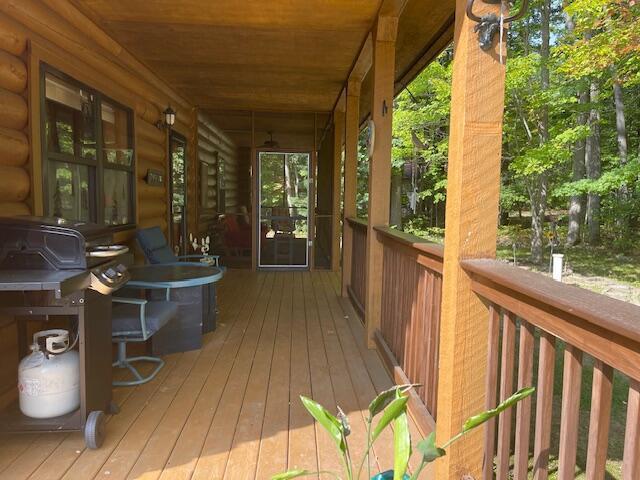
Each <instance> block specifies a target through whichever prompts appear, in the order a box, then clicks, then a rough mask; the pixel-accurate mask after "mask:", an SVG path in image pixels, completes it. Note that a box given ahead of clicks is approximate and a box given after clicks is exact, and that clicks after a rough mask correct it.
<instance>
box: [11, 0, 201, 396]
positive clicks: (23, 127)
mask: <svg viewBox="0 0 640 480" xmlns="http://www.w3.org/2000/svg"><path fill="white" fill-rule="evenodd" d="M43 64H46V65H49V66H50V67H53V68H54V69H56V70H59V71H60V72H63V73H64V74H66V75H68V76H69V77H71V78H73V79H75V80H77V81H78V82H81V83H83V84H85V85H87V86H89V87H90V88H92V89H95V90H96V91H99V92H101V93H103V94H104V95H106V96H108V97H109V98H111V99H113V100H114V101H116V102H118V103H119V104H122V105H123V106H125V107H127V108H129V109H131V110H132V111H133V112H134V115H133V117H134V118H133V129H134V130H133V135H134V148H135V165H136V169H135V172H136V182H135V188H136V198H135V206H136V208H135V222H136V224H137V226H139V227H147V226H154V225H159V226H161V227H162V229H163V230H164V231H165V233H167V225H168V214H169V211H168V199H169V198H168V186H169V183H168V182H169V168H168V151H167V149H168V136H167V131H166V130H164V129H158V128H157V127H156V126H155V123H156V122H157V121H158V120H160V118H161V113H160V112H161V111H162V110H163V109H164V108H166V106H167V105H171V106H172V107H173V108H174V109H175V110H176V111H177V118H178V121H177V123H176V126H175V129H176V130H177V131H178V132H179V133H181V134H182V135H184V136H185V138H187V140H188V145H187V152H188V153H187V155H188V156H189V160H188V162H189V163H188V169H189V170H188V182H192V183H191V184H195V183H197V181H198V179H197V175H198V170H197V168H196V164H197V162H196V161H195V158H196V155H195V151H196V148H195V143H194V142H195V140H196V128H195V124H196V120H195V111H194V109H193V108H192V107H191V106H190V105H189V104H187V103H186V102H185V101H184V100H183V99H182V98H181V97H179V96H178V95H176V94H175V92H173V91H172V90H171V89H170V88H169V87H168V86H167V85H165V84H163V83H162V82H161V81H160V80H159V79H158V78H157V77H155V76H154V75H153V74H152V73H151V72H150V71H149V70H147V69H146V67H144V66H142V64H139V63H137V61H135V60H134V59H133V58H132V57H130V55H128V54H127V53H126V51H124V50H123V49H122V48H121V47H119V45H118V44H116V43H115V42H114V41H113V40H111V39H110V37H108V36H106V34H104V32H103V31H102V30H99V29H98V28H97V27H96V26H95V24H93V23H92V22H91V21H90V20H89V19H88V18H86V17H84V16H82V14H80V13H79V12H78V11H77V10H75V9H73V7H71V6H70V4H69V6H68V8H65V9H59V10H57V11H56V12H54V11H53V10H50V9H49V8H47V7H46V6H45V5H44V4H43V3H42V2H35V1H30V0H20V1H15V2H14V1H11V0H7V1H3V2H1V3H0V105H1V106H2V115H0V215H16V214H36V215H41V214H43V212H45V211H46V209H45V206H46V205H45V202H46V199H45V198H44V197H43V173H42V172H43V169H42V165H43V158H42V154H41V151H42V150H41V140H40V138H41V113H40V108H41V107H40V106H41V91H42V88H41V85H40V81H41V80H40V75H41V65H43ZM149 169H153V170H158V171H161V172H162V173H163V174H164V184H163V185H162V186H151V185H149V184H147V182H146V180H145V177H146V174H147V171H148V170H149ZM191 190H193V189H190V191H191ZM188 201H189V202H191V203H190V205H195V204H196V198H195V194H193V198H189V199H188ZM196 220H197V216H196V212H195V209H192V214H191V216H190V218H189V224H190V226H189V228H190V231H191V229H193V228H195V227H196ZM114 236H115V240H116V241H117V242H121V243H127V244H129V245H130V246H133V245H134V244H135V240H134V237H135V229H133V228H131V229H127V230H124V231H123V230H120V231H117V232H116V233H115V235H114ZM137 261H141V259H140V257H139V256H138V258H137ZM33 327H38V325H35V324H34V325H33ZM36 329H40V328H36ZM16 339H17V326H16V322H15V321H14V319H12V318H0V364H1V365H2V369H0V404H6V403H8V402H10V401H11V400H12V399H13V398H14V397H15V395H16V389H15V385H16V376H17V364H18V348H17V341H16Z"/></svg>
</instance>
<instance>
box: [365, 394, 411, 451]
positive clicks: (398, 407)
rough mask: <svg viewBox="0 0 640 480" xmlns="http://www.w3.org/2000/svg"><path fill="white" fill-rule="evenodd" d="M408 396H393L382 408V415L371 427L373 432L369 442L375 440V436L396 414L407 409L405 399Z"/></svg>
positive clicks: (396, 416) (376, 436)
mask: <svg viewBox="0 0 640 480" xmlns="http://www.w3.org/2000/svg"><path fill="white" fill-rule="evenodd" d="M408 400H409V397H407V396H401V397H396V398H394V399H393V400H392V401H391V402H390V403H389V405H388V406H387V408H385V409H384V412H383V413H382V417H381V418H380V421H379V422H378V425H376V428H374V429H373V434H372V435H371V443H373V442H375V440H376V438H378V436H379V435H380V434H381V433H382V431H383V430H384V429H385V428H386V427H387V426H388V425H389V424H390V423H391V422H393V421H394V420H395V419H396V418H398V416H400V415H402V414H403V413H404V412H406V410H407V401H408Z"/></svg>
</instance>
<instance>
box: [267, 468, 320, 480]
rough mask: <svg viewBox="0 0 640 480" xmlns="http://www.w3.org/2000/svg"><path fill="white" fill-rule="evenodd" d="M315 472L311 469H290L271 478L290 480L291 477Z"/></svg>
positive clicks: (272, 479) (273, 479) (274, 479)
mask: <svg viewBox="0 0 640 480" xmlns="http://www.w3.org/2000/svg"><path fill="white" fill-rule="evenodd" d="M312 473H313V472H310V471H309V470H289V471H288V472H284V473H279V474H278V475H274V476H273V477H271V480H289V479H291V478H298V477H304V476H305V475H311V474H312Z"/></svg>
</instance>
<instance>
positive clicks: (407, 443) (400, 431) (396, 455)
mask: <svg viewBox="0 0 640 480" xmlns="http://www.w3.org/2000/svg"><path fill="white" fill-rule="evenodd" d="M410 456H411V434H410V433H409V418H408V417H407V412H406V411H405V412H404V413H402V414H401V415H399V416H398V417H397V418H396V419H395V420H394V422H393V480H402V479H403V478H404V474H405V473H406V471H407V466H408V465H409V457H410Z"/></svg>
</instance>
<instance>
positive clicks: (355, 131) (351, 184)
mask: <svg viewBox="0 0 640 480" xmlns="http://www.w3.org/2000/svg"><path fill="white" fill-rule="evenodd" d="M360 85H361V81H360V80H349V83H348V84H347V99H346V103H347V105H346V114H345V133H344V206H343V209H344V218H343V219H342V296H343V297H347V296H348V295H349V285H350V284H351V264H352V262H353V252H352V247H353V230H352V229H351V225H349V222H347V218H351V217H355V216H356V215H357V210H356V192H357V189H358V137H359V136H360Z"/></svg>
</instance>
